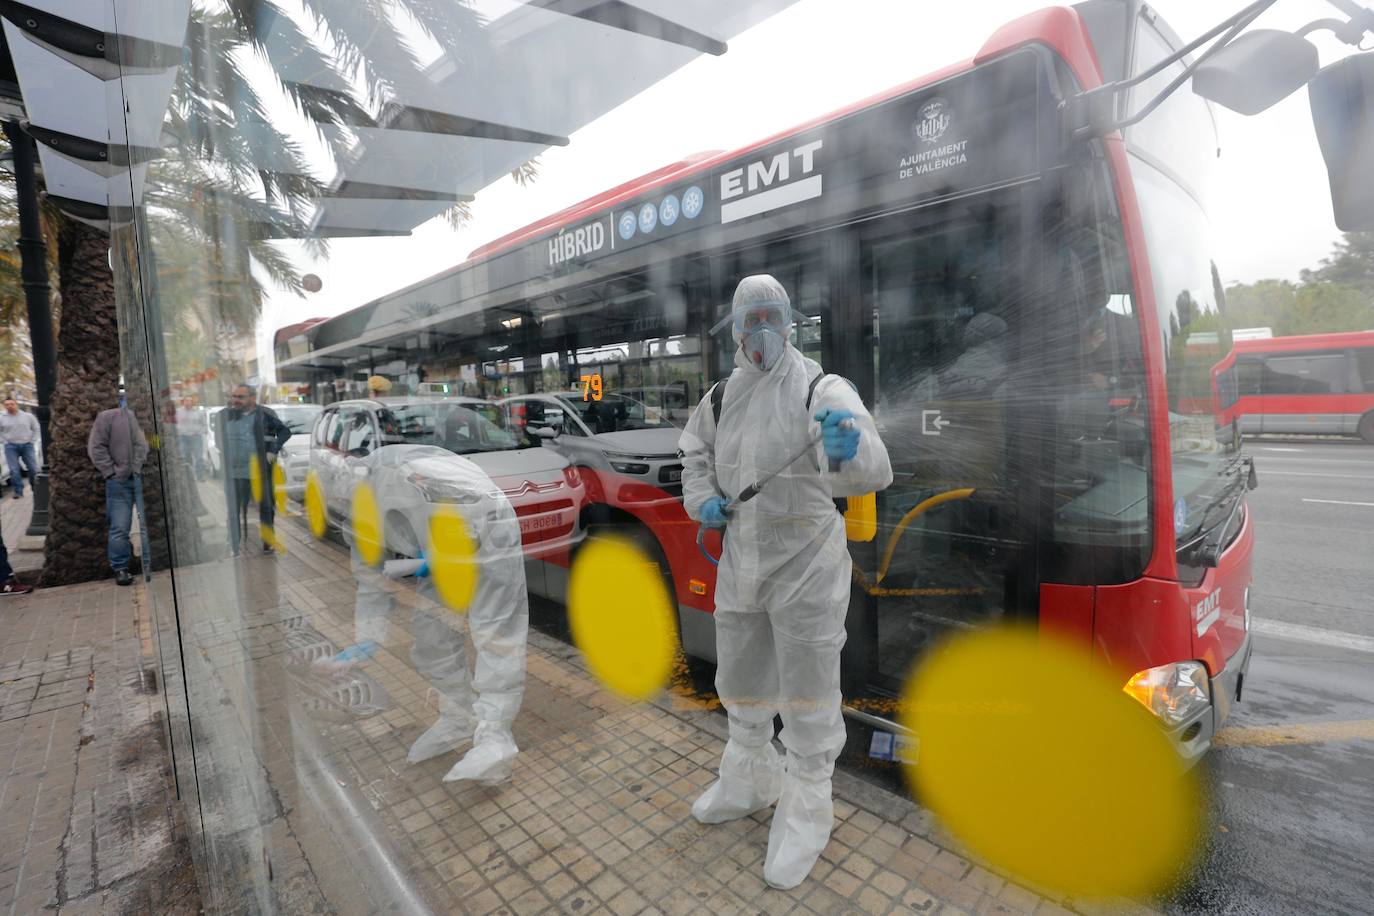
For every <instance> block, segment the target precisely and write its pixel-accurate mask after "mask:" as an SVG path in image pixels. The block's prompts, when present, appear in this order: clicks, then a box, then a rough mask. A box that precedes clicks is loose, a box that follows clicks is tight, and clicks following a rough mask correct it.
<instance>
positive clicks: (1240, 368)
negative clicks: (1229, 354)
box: [1236, 356, 1261, 398]
mask: <svg viewBox="0 0 1374 916" xmlns="http://www.w3.org/2000/svg"><path fill="white" fill-rule="evenodd" d="M1260 368H1261V364H1260V361H1259V360H1258V359H1255V358H1254V357H1244V356H1243V357H1241V358H1240V359H1237V360H1236V394H1237V395H1239V396H1240V397H1242V398H1244V397H1255V396H1256V395H1258V394H1259V393H1260Z"/></svg>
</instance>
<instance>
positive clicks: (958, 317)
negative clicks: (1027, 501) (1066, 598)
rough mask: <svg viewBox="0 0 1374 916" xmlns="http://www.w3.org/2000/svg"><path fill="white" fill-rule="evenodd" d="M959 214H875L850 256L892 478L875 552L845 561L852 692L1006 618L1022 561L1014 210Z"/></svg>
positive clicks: (899, 675) (886, 686) (885, 686)
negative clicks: (849, 584) (1014, 395)
mask: <svg viewBox="0 0 1374 916" xmlns="http://www.w3.org/2000/svg"><path fill="white" fill-rule="evenodd" d="M955 209H957V212H949V211H945V212H944V213H943V214H928V215H926V216H924V217H920V218H915V217H908V216H901V217H892V218H890V219H887V220H884V221H883V222H882V223H881V224H880V225H878V226H876V227H874V228H873V229H872V230H871V231H869V232H866V233H865V235H864V236H863V238H862V240H861V241H860V246H859V247H860V252H859V259H858V260H859V264H858V267H859V271H858V276H859V277H860V286H861V290H860V296H859V297H858V298H859V301H860V302H861V303H862V310H863V315H862V316H861V317H860V320H861V321H863V322H865V323H866V324H867V323H871V327H870V333H868V334H864V335H862V336H863V337H865V338H870V339H871V344H869V345H868V349H869V351H870V355H869V356H868V358H869V359H870V360H871V370H870V371H871V375H870V377H869V378H866V379H865V382H871V391H868V390H866V391H865V398H866V400H868V402H869V404H870V405H871V408H872V410H873V414H874V417H875V419H876V421H877V424H878V429H879V431H880V433H881V435H882V436H883V440H884V443H885V444H886V446H887V449H888V453H889V455H890V457H891V460H892V467H893V475H894V476H893V483H892V486H890V487H889V488H888V489H887V490H885V491H883V492H881V493H879V494H878V495H877V517H878V526H877V536H876V538H875V543H874V544H873V545H872V549H870V550H859V549H855V550H852V551H851V553H852V556H853V557H854V559H855V572H854V578H855V591H856V597H859V596H858V593H859V592H862V599H861V601H856V603H855V604H854V605H851V623H850V636H851V640H854V638H855V637H856V636H857V637H859V640H860V641H861V642H862V643H864V644H866V650H867V651H864V652H860V651H859V649H858V647H856V648H855V650H854V651H851V653H850V666H851V668H852V667H854V666H856V665H862V667H863V669H864V670H863V671H861V672H854V671H851V672H850V678H851V680H850V683H851V684H852V685H853V686H855V687H857V686H858V685H857V684H856V683H855V681H854V680H853V678H855V677H856V676H859V675H861V676H862V678H863V681H864V682H865V683H864V685H863V686H864V687H867V688H876V689H877V690H878V691H879V692H880V693H881V692H891V691H895V690H897V689H898V688H899V686H900V684H901V683H902V681H903V680H904V679H905V678H906V676H907V674H908V673H909V671H910V670H911V668H912V666H913V664H914V663H915V662H916V661H917V660H918V659H919V658H920V657H921V655H922V654H923V653H924V652H925V651H926V650H927V649H929V648H930V647H931V646H932V645H933V644H935V643H936V642H937V641H939V640H940V639H941V638H942V637H944V636H946V635H947V634H949V633H950V632H951V631H956V630H960V629H966V628H972V627H976V626H981V625H986V624H987V623H990V622H993V621H996V620H999V619H1001V618H1003V617H1004V616H1005V614H1006V613H1007V611H1006V609H1007V608H1008V607H1009V606H1012V605H1014V603H1015V602H1014V599H1013V596H1012V595H1011V593H1012V592H1013V591H1014V588H1015V567H1016V565H1017V564H1018V563H1019V562H1021V559H1020V558H1021V556H1022V553H1023V551H1022V549H1021V548H1022V546H1023V545H1022V544H1021V543H1020V542H1019V541H1018V539H1017V532H1018V526H1017V524H1016V516H1017V513H1018V502H1019V494H1018V492H1017V487H1018V483H1017V481H1018V474H1019V473H1020V471H1021V469H1020V468H1018V466H1017V463H1016V462H1015V461H1013V455H1012V449H1011V447H1010V443H1011V441H1012V440H1011V436H1010V424H1011V417H1010V416H1009V410H1008V399H1009V398H1008V396H1009V384H1010V373H1011V360H1012V358H1013V356H1014V353H1015V348H1014V346H1013V335H1014V334H1015V332H1016V329H1017V327H1018V325H1019V324H1020V323H1021V320H1022V316H1021V314H1020V313H1021V312H1023V311H1025V309H1024V306H1023V302H1024V299H1025V297H1024V296H1021V295H1019V294H1018V292H1017V290H1016V289H1015V277H1016V276H1017V274H1018V269H1017V264H1016V263H1014V262H1015V260H1016V259H1017V258H1018V257H1019V255H1018V254H1017V253H1016V250H1015V249H1016V247H1017V245H1016V239H1017V237H1018V235H1019V234H1020V233H1021V232H1022V227H1021V226H1020V225H1019V224H1018V222H1017V220H1016V219H1015V218H1014V217H1013V216H1012V214H1013V213H1015V212H1017V209H1016V208H1013V207H1010V206H995V205H984V206H982V207H977V208H975V207H966V206H963V205H957V208H955ZM864 374H865V375H869V373H868V372H865V373H864ZM867 387H868V385H867V384H866V385H865V388H867ZM851 546H852V547H856V546H857V545H851ZM859 603H862V605H863V607H864V612H863V614H862V615H861V617H862V619H861V620H857V621H856V620H855V617H856V616H860V615H856V614H855V613H854V611H855V609H856V607H857V606H858V604H859ZM856 629H857V630H860V631H861V632H856ZM865 656H866V657H865Z"/></svg>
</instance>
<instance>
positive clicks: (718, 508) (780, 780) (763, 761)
mask: <svg viewBox="0 0 1374 916" xmlns="http://www.w3.org/2000/svg"><path fill="white" fill-rule="evenodd" d="M727 321H728V322H729V323H730V324H731V325H733V333H734V338H735V340H736V341H737V342H738V344H739V347H738V349H737V351H736V353H735V366H736V368H735V370H734V371H733V372H732V373H731V375H730V376H729V378H727V379H725V380H724V381H723V382H721V383H718V385H717V388H719V385H724V386H725V388H724V390H723V393H722V392H718V391H715V390H713V392H712V395H711V396H708V397H707V398H706V399H703V400H702V402H701V403H700V404H699V405H698V406H697V408H696V410H695V411H694V412H693V414H692V417H691V419H690V420H689V421H688V423H687V429H686V431H685V433H684V435H683V438H682V442H683V450H684V453H685V458H684V466H683V474H682V483H683V496H684V502H685V505H686V509H687V514H688V515H690V516H691V517H692V518H694V519H696V520H698V521H700V522H702V523H703V524H705V525H707V526H711V527H724V528H726V533H725V542H724V550H723V553H722V556H721V560H720V568H719V572H718V575H717V579H716V609H715V625H716V654H717V661H718V664H717V670H716V691H717V693H718V694H719V695H720V699H721V702H722V703H723V704H724V706H725V709H726V711H727V713H728V714H729V725H730V738H729V741H728V742H727V744H726V745H725V752H724V754H723V755H722V757H721V762H720V778H719V779H717V780H716V781H715V782H714V783H712V784H711V786H710V787H708V788H707V790H706V792H705V793H704V794H703V795H702V796H701V797H700V798H698V799H697V801H696V803H695V804H694V805H693V806H692V813H693V814H694V815H695V816H696V818H697V820H699V821H701V822H703V823H708V824H714V823H720V822H723V821H727V820H731V819H733V818H739V817H745V816H746V815H749V814H751V813H753V812H755V811H758V810H761V809H763V808H766V807H768V806H770V805H772V804H774V803H776V804H777V811H776V812H775V813H774V815H773V823H772V828H771V829H770V831H769V835H768V855H767V858H766V859H765V861H764V872H763V874H764V878H765V880H767V882H768V883H769V884H770V885H772V886H774V887H779V888H789V887H795V886H796V885H798V884H800V883H801V882H802V880H803V879H805V878H806V876H807V875H808V874H809V873H810V871H811V867H812V866H813V865H814V864H815V862H816V859H817V857H818V856H819V855H820V854H821V851H822V850H823V849H824V848H825V845H826V843H827V842H828V841H829V838H830V828H831V824H832V821H833V820H834V805H833V801H832V798H831V786H830V777H831V773H832V772H833V770H834V766H835V760H836V758H838V757H839V754H840V751H841V750H842V749H843V747H844V743H845V728H844V719H843V718H842V716H841V712H840V649H841V648H842V647H843V646H844V641H845V629H844V621H845V613H846V610H847V609H848V606H849V585H850V559H849V551H848V548H847V546H846V544H845V531H844V518H843V516H841V515H840V514H839V512H838V511H837V510H836V507H835V504H834V502H833V501H832V500H833V498H835V497H841V496H857V495H862V494H865V493H870V492H873V491H876V490H880V489H883V488H884V487H886V486H888V484H890V483H891V482H892V468H891V465H890V464H889V462H888V457H887V451H886V449H885V448H884V447H883V443H882V441H881V440H880V439H879V437H878V432H877V429H876V427H875V426H874V423H873V418H872V417H871V416H870V415H869V413H868V411H867V410H866V409H865V408H864V405H863V401H862V400H861V399H860V398H859V396H858V394H857V393H856V392H855V391H854V389H853V388H852V387H851V386H850V385H849V383H848V382H847V381H845V380H844V379H842V378H840V377H838V376H833V375H824V374H823V372H822V370H821V367H820V366H819V365H818V364H817V363H816V362H815V361H813V360H811V359H808V358H806V357H804V356H803V355H802V354H801V353H800V352H798V351H797V350H796V348H795V347H793V346H792V344H791V342H790V340H789V335H790V333H791V330H792V323H793V318H792V310H791V305H790V302H789V300H788V296H787V292H786V290H785V289H783V287H782V284H780V283H779V282H778V281H777V280H775V279H773V278H772V277H771V276H768V275H758V276H752V277H745V278H744V279H743V280H741V281H740V284H739V287H738V288H737V289H736V290H735V296H734V302H733V305H732V310H731V315H730V317H729V318H728V319H727ZM725 323H726V322H722V325H724V324H725ZM718 327H719V326H718ZM713 401H715V402H716V403H715V404H713V403H712V402H713ZM717 413H718V415H719V419H717ZM845 421H851V422H849V423H846V422H845ZM818 434H819V435H820V436H821V439H820V441H818V442H817V444H816V446H815V448H814V449H813V450H811V451H809V452H807V453H806V454H805V455H803V457H801V458H800V459H799V460H797V461H795V462H793V464H792V465H790V466H788V467H787V468H786V469H785V470H784V471H783V472H782V473H781V474H779V475H778V476H777V477H775V478H773V479H772V480H770V481H769V482H768V483H767V484H766V485H765V486H764V487H763V488H762V490H760V492H759V494H758V495H757V496H756V497H754V498H753V499H752V500H749V501H748V502H744V503H738V504H734V505H731V502H732V501H733V500H734V499H735V498H736V497H737V496H738V495H739V493H740V492H741V491H742V490H744V489H745V488H746V487H748V486H749V485H750V484H751V483H754V482H755V481H757V480H759V478H761V477H763V476H764V475H766V474H767V473H769V472H771V471H773V470H775V469H777V468H778V467H780V466H782V465H783V464H784V463H785V462H786V461H787V459H788V458H789V457H791V456H793V455H796V454H797V453H798V452H800V451H802V450H803V449H804V448H805V446H806V443H807V441H808V440H810V439H812V438H813V437H816V436H817V435H818ZM834 461H838V462H839V463H838V465H835V464H833V463H832V462H834ZM832 468H834V469H833V470H832ZM775 713H780V714H781V716H782V721H783V729H782V733H781V735H780V736H779V737H780V739H781V741H782V744H783V746H784V747H785V748H786V750H787V758H786V766H785V767H784V765H783V760H782V758H780V757H779V755H778V753H777V751H775V750H774V747H773V744H772V739H773V716H774V714H775Z"/></svg>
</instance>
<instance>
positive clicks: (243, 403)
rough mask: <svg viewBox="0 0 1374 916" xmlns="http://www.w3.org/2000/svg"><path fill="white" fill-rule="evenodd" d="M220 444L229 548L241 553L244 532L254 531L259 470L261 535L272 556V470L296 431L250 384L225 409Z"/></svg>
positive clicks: (221, 416)
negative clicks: (251, 515) (252, 509)
mask: <svg viewBox="0 0 1374 916" xmlns="http://www.w3.org/2000/svg"><path fill="white" fill-rule="evenodd" d="M216 422H217V423H218V424H219V431H218V436H219V441H220V443H221V449H222V450H223V454H224V484H225V490H226V493H227V495H228V500H229V549H230V552H231V553H232V554H233V555H234V556H238V555H239V544H240V542H241V541H242V540H243V532H244V531H245V530H246V529H247V528H248V504H249V503H250V502H252V500H253V476H254V475H253V470H254V467H255V466H256V468H257V472H258V473H257V477H258V480H259V481H260V484H259V488H258V531H259V534H261V536H262V552H263V553H269V554H270V553H272V545H273V544H274V543H275V534H274V533H273V532H272V519H273V499H274V494H273V487H272V467H273V465H275V464H276V462H277V452H278V451H280V450H281V447H282V446H283V445H285V444H286V440H288V439H290V438H291V428H290V427H289V426H287V425H286V424H285V423H283V422H282V421H281V420H280V419H279V418H278V417H277V415H276V414H275V413H274V412H273V411H272V410H271V408H268V407H259V406H258V399H257V395H256V394H255V393H254V392H253V389H252V388H250V387H248V386H247V385H237V386H235V387H234V389H233V391H232V392H231V393H230V395H229V407H228V408H227V409H226V410H221V411H220V413H219V417H218V419H217V421H216Z"/></svg>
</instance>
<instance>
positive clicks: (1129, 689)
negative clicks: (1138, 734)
mask: <svg viewBox="0 0 1374 916" xmlns="http://www.w3.org/2000/svg"><path fill="white" fill-rule="evenodd" d="M1208 684H1209V681H1208V680H1207V669H1206V668H1205V667H1203V665H1202V663H1201V662H1173V663H1171V664H1168V665H1160V666H1159V667H1157V668H1146V669H1145V670H1144V671H1137V672H1136V673H1135V674H1133V675H1131V678H1130V680H1128V681H1127V682H1126V686H1125V687H1123V688H1121V689H1122V690H1124V691H1126V693H1127V694H1128V695H1129V696H1131V697H1134V698H1135V699H1136V701H1137V702H1139V703H1140V705H1141V706H1144V707H1145V708H1146V709H1148V710H1149V711H1150V712H1152V713H1154V714H1155V715H1156V716H1157V717H1159V719H1160V720H1161V721H1162V722H1164V724H1165V725H1168V726H1169V727H1171V728H1172V727H1174V726H1177V725H1182V724H1183V723H1184V722H1187V721H1188V720H1189V719H1191V718H1193V717H1194V716H1196V715H1197V714H1198V713H1199V712H1200V711H1202V710H1204V709H1207V708H1208V707H1210V706H1211V705H1212V696H1211V691H1210V688H1209V687H1208Z"/></svg>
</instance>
